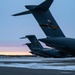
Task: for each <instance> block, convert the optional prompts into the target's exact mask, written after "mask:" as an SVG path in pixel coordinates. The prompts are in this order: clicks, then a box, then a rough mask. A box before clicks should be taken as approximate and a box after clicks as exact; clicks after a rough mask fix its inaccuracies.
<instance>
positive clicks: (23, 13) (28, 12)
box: [12, 11, 31, 16]
mask: <svg viewBox="0 0 75 75" xmlns="http://www.w3.org/2000/svg"><path fill="white" fill-rule="evenodd" d="M26 14H31V11H24V12H21V13H17V14H13V15H12V16H20V15H26Z"/></svg>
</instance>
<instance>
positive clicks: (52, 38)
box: [13, 0, 75, 55]
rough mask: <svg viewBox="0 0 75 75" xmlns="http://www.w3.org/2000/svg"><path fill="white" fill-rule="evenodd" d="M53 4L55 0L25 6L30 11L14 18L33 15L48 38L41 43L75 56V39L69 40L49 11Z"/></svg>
mask: <svg viewBox="0 0 75 75" xmlns="http://www.w3.org/2000/svg"><path fill="white" fill-rule="evenodd" d="M52 3H53V0H45V1H44V2H43V3H41V4H40V5H28V6H25V7H26V8H27V9H28V11H24V12H21V13H18V14H14V15H13V16H20V15H26V14H33V16H34V17H35V19H36V20H37V22H38V23H39V26H40V27H41V28H42V30H43V31H44V33H45V34H46V36H47V37H46V38H42V39H39V40H40V41H42V42H44V43H45V44H46V45H47V46H49V47H52V48H55V49H57V50H60V51H61V52H64V53H67V54H71V55H75V46H74V45H75V39H72V38H67V37H66V36H65V35H64V33H63V32H62V30H61V29H60V27H59V25H58V24H57V22H56V21H55V19H54V18H53V16H52V14H51V12H50V10H49V7H50V6H51V4H52Z"/></svg>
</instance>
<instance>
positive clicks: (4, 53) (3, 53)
mask: <svg viewBox="0 0 75 75" xmlns="http://www.w3.org/2000/svg"><path fill="white" fill-rule="evenodd" d="M0 55H32V54H31V53H29V52H0Z"/></svg>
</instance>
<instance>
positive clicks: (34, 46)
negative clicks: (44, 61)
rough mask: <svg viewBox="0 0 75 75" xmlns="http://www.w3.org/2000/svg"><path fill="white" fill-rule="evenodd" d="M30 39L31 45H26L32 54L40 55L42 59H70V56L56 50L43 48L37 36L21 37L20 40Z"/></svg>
mask: <svg viewBox="0 0 75 75" xmlns="http://www.w3.org/2000/svg"><path fill="white" fill-rule="evenodd" d="M25 38H28V39H29V40H30V42H31V43H27V44H26V45H27V46H28V47H29V49H30V50H31V53H32V54H35V55H39V56H42V57H54V58H64V57H69V56H70V55H68V54H66V53H63V52H61V51H59V50H56V49H50V48H43V46H42V45H41V44H40V42H39V41H38V39H37V38H36V36H35V35H27V36H26V37H21V38H20V39H25Z"/></svg>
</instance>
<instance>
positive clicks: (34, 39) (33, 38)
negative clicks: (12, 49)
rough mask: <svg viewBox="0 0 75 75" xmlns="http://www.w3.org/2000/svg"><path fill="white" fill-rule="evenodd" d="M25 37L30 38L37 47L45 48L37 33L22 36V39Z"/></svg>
mask: <svg viewBox="0 0 75 75" xmlns="http://www.w3.org/2000/svg"><path fill="white" fill-rule="evenodd" d="M24 38H28V39H29V41H30V42H31V44H33V45H34V46H35V47H37V48H38V47H39V48H43V47H42V45H41V44H40V42H39V41H38V39H37V38H36V36H35V35H27V36H25V37H21V38H20V39H24Z"/></svg>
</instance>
